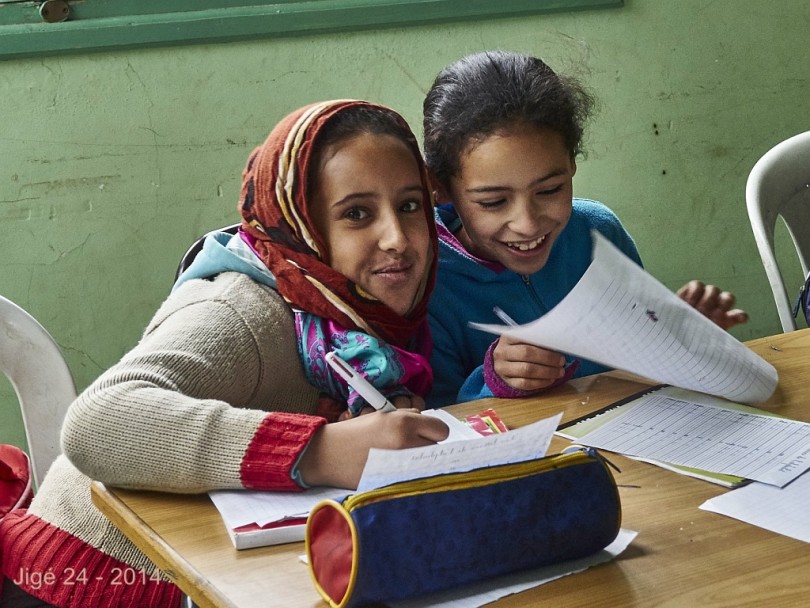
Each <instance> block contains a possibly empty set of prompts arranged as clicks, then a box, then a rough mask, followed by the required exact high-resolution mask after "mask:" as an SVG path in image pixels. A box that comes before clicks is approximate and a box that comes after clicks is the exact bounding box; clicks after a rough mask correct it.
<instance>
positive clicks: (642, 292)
mask: <svg viewBox="0 0 810 608" xmlns="http://www.w3.org/2000/svg"><path fill="white" fill-rule="evenodd" d="M593 238H594V259H593V262H592V263H591V265H590V267H589V268H588V270H587V271H586V272H585V274H584V275H583V276H582V278H581V279H580V281H579V283H577V284H576V286H574V288H573V289H572V290H571V291H570V292H569V294H568V295H567V296H566V297H565V298H564V299H563V300H562V302H560V303H559V304H558V305H557V306H555V307H554V308H553V309H552V310H550V311H549V312H548V313H547V314H545V315H543V316H542V317H540V318H539V319H537V320H536V321H534V322H532V323H528V324H526V325H518V326H507V325H489V324H479V323H472V324H471V325H472V326H473V327H476V328H478V329H481V330H483V331H488V332H491V333H494V334H499V335H505V336H511V337H514V338H518V339H521V340H523V341H525V342H527V343H530V344H536V345H538V346H542V347H544V348H549V349H552V350H557V351H560V352H563V353H569V354H572V355H576V356H578V357H583V358H585V359H590V360H592V361H596V362H598V363H601V364H603V365H606V366H608V367H613V368H617V369H623V370H625V371H629V372H632V373H635V374H638V375H640V376H644V377H646V378H650V379H653V380H656V381H658V382H662V383H666V384H672V385H674V386H680V387H683V388H688V389H692V390H696V391H700V392H704V393H708V394H711V395H718V396H720V397H725V398H726V399H730V400H732V401H740V402H742V403H761V402H762V401H765V400H767V399H768V397H770V396H771V394H772V393H773V391H774V389H775V388H776V383H777V380H778V377H777V373H776V370H775V369H774V367H773V366H772V365H771V364H770V363H768V362H767V361H765V360H764V359H763V358H762V357H760V356H759V355H757V354H755V353H754V352H752V351H751V350H750V349H749V348H747V347H746V346H745V345H744V344H742V343H741V342H739V341H738V340H737V339H736V338H734V337H733V336H732V335H731V334H729V333H728V332H726V331H724V330H723V329H721V328H720V327H718V326H717V325H715V324H714V323H712V322H711V321H710V320H709V319H707V318H706V317H704V316H703V315H702V314H700V313H699V312H697V311H696V310H695V309H694V308H692V307H691V306H689V305H688V304H686V303H685V302H684V301H683V300H681V299H680V298H679V297H678V296H676V295H675V294H674V293H672V292H671V291H670V290H669V289H668V288H667V287H666V286H664V285H663V284H661V283H660V282H658V281H657V280H656V279H655V278H653V277H652V276H650V275H649V274H648V273H646V272H645V271H644V270H643V269H642V268H640V267H639V266H637V265H636V264H635V263H634V262H633V261H632V260H630V259H629V258H628V257H627V256H625V255H624V254H623V253H622V252H621V251H620V250H619V249H618V248H616V247H615V246H614V245H613V244H612V243H611V242H610V241H608V240H607V239H606V238H605V237H603V236H602V235H600V234H599V233H598V232H595V231H594V232H593ZM501 308H503V309H504V311H505V312H506V313H507V314H509V306H508V302H505V303H503V304H502V306H501Z"/></svg>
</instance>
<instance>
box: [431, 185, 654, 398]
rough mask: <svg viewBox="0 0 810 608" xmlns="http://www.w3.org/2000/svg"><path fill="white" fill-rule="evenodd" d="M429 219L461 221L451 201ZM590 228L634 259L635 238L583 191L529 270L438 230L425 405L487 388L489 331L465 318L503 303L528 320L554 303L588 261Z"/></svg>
mask: <svg viewBox="0 0 810 608" xmlns="http://www.w3.org/2000/svg"><path fill="white" fill-rule="evenodd" d="M436 221H437V222H438V223H440V224H442V225H444V226H445V227H446V228H447V229H448V230H449V231H450V232H455V230H456V229H457V228H458V227H459V226H460V220H459V218H458V215H457V214H456V212H455V209H453V207H452V205H444V206H442V207H439V208H437V209H436ZM592 229H595V230H598V231H599V232H600V233H602V234H603V235H604V236H605V237H607V238H608V239H609V240H610V241H611V242H612V243H613V244H614V245H616V246H617V247H618V248H619V249H620V250H621V251H623V252H624V253H625V254H626V255H627V256H628V257H630V258H631V259H632V260H634V261H636V262H637V263H638V264H639V265H641V259H640V257H639V254H638V250H637V249H636V245H635V243H634V242H633V239H632V238H631V237H630V235H629V234H628V233H627V231H626V230H625V228H624V226H622V223H621V222H620V221H619V218H617V217H616V215H615V214H614V213H613V212H612V211H611V210H610V209H608V208H607V207H606V206H605V205H603V204H602V203H598V202H596V201H591V200H587V199H574V204H573V211H572V213H571V219H570V220H569V221H568V225H567V226H566V227H565V229H564V230H563V231H562V233H561V234H560V236H559V237H558V238H557V241H556V242H555V243H554V245H553V247H552V249H551V254H550V255H549V259H548V262H547V263H546V265H545V266H544V267H543V268H542V269H540V271H538V272H536V273H534V274H533V275H529V276H522V275H519V274H516V273H514V272H512V271H511V270H506V269H503V268H501V269H498V270H495V269H493V268H491V267H488V266H486V265H484V264H482V263H481V261H480V260H477V259H476V258H473V257H472V256H470V254H469V253H467V252H466V251H460V250H459V249H458V244H457V243H456V244H455V245H453V244H450V243H449V242H448V241H447V240H446V239H443V238H441V234H440V240H439V271H438V276H437V279H436V288H435V290H434V291H433V294H432V295H431V299H430V330H431V333H432V336H433V354H432V356H431V365H432V367H433V374H434V384H433V390H432V391H431V393H430V395H429V396H428V399H427V402H428V405H429V406H431V407H443V406H445V405H450V404H452V403H460V402H462V401H470V400H472V399H480V398H484V397H492V396H493V395H492V391H491V390H490V389H489V388H488V387H487V385H486V383H485V382H484V370H483V362H484V355H485V353H486V351H487V349H488V348H489V347H490V345H491V344H492V342H493V336H492V334H489V333H485V332H482V331H479V330H476V329H472V328H471V327H469V325H468V323H469V322H470V321H474V322H479V323H502V321H500V320H499V319H498V318H497V317H496V316H495V314H494V313H493V312H492V309H493V307H494V306H499V307H500V308H502V309H503V310H504V311H505V312H506V313H507V314H508V315H509V316H510V317H512V319H514V320H515V321H516V322H517V323H519V324H523V323H528V322H530V321H534V320H535V319H537V318H538V317H540V316H542V315H544V314H546V313H547V312H548V311H550V310H551V309H552V308H554V306H556V305H557V304H558V303H559V302H560V301H561V300H562V299H563V298H564V297H565V296H566V295H567V294H568V292H569V291H571V289H572V288H573V287H574V285H576V284H577V282H578V281H579V279H580V278H581V277H582V275H583V274H584V273H585V270H586V269H587V268H588V266H589V265H590V263H591V259H592V248H593V244H592V240H591V230H592ZM606 369H607V368H605V367H603V366H601V365H599V364H597V363H594V362H592V361H587V360H580V364H579V367H578V368H577V370H576V372H575V373H574V376H575V377H577V376H587V375H590V374H596V373H599V372H603V371H606Z"/></svg>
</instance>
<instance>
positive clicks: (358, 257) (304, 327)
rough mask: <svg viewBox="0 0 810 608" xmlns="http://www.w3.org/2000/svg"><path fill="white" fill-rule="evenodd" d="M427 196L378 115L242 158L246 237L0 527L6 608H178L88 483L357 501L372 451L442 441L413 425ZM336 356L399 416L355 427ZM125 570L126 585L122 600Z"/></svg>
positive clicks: (293, 117) (430, 252)
mask: <svg viewBox="0 0 810 608" xmlns="http://www.w3.org/2000/svg"><path fill="white" fill-rule="evenodd" d="M427 183H428V182H427V180H426V177H425V171H424V167H423V164H422V160H421V156H420V154H419V150H418V147H417V144H416V141H415V139H414V137H413V135H412V133H411V131H410V129H409V128H408V126H407V125H406V123H405V122H404V121H403V120H402V118H401V117H399V115H397V114H396V113H394V112H393V111H391V110H389V109H387V108H384V107H382V106H377V105H375V104H371V103H367V102H360V101H351V100H344V101H331V102H324V103H319V104H313V105H310V106H307V107H305V108H301V109H299V110H297V111H296V112H293V113H292V114H290V115H289V116H288V117H286V118H285V119H284V120H282V121H281V122H280V123H279V124H278V125H277V126H276V128H275V129H274V130H273V131H272V132H271V133H270V135H269V137H268V138H267V140H266V141H265V142H264V144H263V145H262V146H260V147H259V148H257V149H256V150H255V151H254V152H253V154H251V156H250V158H249V160H248V163H247V167H246V169H245V171H244V174H243V185H242V194H241V197H240V202H239V209H240V212H241V214H242V218H243V221H242V224H241V227H240V230H239V232H238V233H237V234H236V235H227V234H224V233H219V234H217V235H213V236H211V237H209V239H208V240H207V241H206V243H205V246H204V247H203V250H202V252H201V253H200V254H199V256H198V258H197V259H196V260H195V261H194V263H193V264H192V265H191V267H189V268H188V269H187V271H186V272H185V273H183V275H182V276H181V277H180V279H179V281H178V284H177V285H176V286H175V289H174V290H173V292H172V294H171V295H170V296H169V297H168V298H167V299H166V301H165V302H164V303H163V305H162V306H161V307H160V309H159V310H158V312H157V314H156V315H155V317H154V318H153V319H152V321H151V322H150V324H149V325H148V327H147V328H146V331H145V333H144V335H143V337H142V339H141V341H140V342H139V344H138V345H137V346H135V348H133V349H132V350H131V351H130V352H129V353H128V354H126V355H125V356H124V357H123V359H122V360H121V361H120V362H119V363H118V364H116V365H115V366H113V367H112V368H111V369H109V370H108V371H107V372H105V373H104V374H103V375H102V376H101V377H99V378H98V380H96V381H95V382H94V383H93V384H92V385H91V386H90V387H88V388H87V389H86V390H85V391H84V392H83V393H82V394H81V395H80V396H79V397H78V398H77V399H76V401H75V402H74V403H73V404H72V405H71V407H70V409H69V411H68V414H67V416H66V419H65V423H64V426H63V431H62V443H63V448H64V451H65V455H63V456H60V457H59V458H58V459H57V461H56V462H55V463H54V465H53V466H52V467H51V470H50V471H49V473H48V475H47V477H46V479H45V481H44V483H43V484H42V487H41V488H40V491H39V492H38V494H37V496H36V497H35V499H34V502H33V503H32V505H31V507H30V509H29V510H28V511H22V510H20V511H15V512H12V513H11V514H9V515H8V516H7V517H6V518H5V519H4V520H3V521H2V523H0V549H2V551H1V557H0V566H1V567H2V574H3V575H4V576H5V577H6V579H7V580H6V581H5V584H4V589H3V590H2V593H3V595H2V596H0V597H2V598H3V600H2V602H0V605H2V606H22V605H25V606H58V607H60V608H79V607H82V608H88V607H91V608H92V607H105V608H112V607H124V606H126V607H132V606H139V607H144V608H151V607H154V608H170V607H173V606H178V605H179V602H180V592H179V590H178V589H177V588H176V587H175V586H174V585H173V584H172V583H171V582H170V581H169V580H168V579H167V578H166V577H165V576H163V575H162V574H161V573H160V572H159V570H158V569H157V567H156V566H155V565H154V564H153V563H152V562H150V561H149V559H148V558H147V557H146V556H145V555H144V554H142V553H141V552H140V551H139V550H138V549H137V548H135V547H134V546H133V545H132V544H131V543H130V542H129V541H128V540H127V539H126V538H125V537H124V536H123V535H122V534H121V532H120V531H119V530H118V529H116V528H115V527H114V526H113V525H112V524H111V523H110V522H109V521H108V520H107V519H106V518H104V516H102V515H101V514H100V513H99V512H98V511H97V510H96V509H95V507H94V506H93V505H92V503H91V500H90V479H97V480H100V481H102V482H104V483H105V484H107V485H110V486H116V487H126V488H134V489H142V490H158V491H166V492H185V493H191V492H206V491H209V490H213V489H233V488H251V489H262V490H300V489H301V488H303V487H307V486H310V485H331V486H337V487H347V488H349V487H355V486H356V484H357V481H358V480H359V476H360V472H361V471H362V467H363V465H364V463H365V460H366V458H367V456H368V450H369V449H370V448H372V447H376V448H404V447H414V446H419V445H427V444H430V443H434V442H436V441H440V440H442V439H444V438H445V437H446V435H447V428H446V426H445V425H444V424H443V423H442V422H440V421H439V420H437V419H435V418H431V417H426V416H421V415H419V413H418V410H419V409H421V408H422V407H423V405H424V400H423V399H422V397H423V396H424V394H425V393H426V392H427V391H428V390H429V388H430V385H431V380H432V376H431V373H430V368H429V367H428V365H427V360H428V357H429V354H430V353H429V351H430V340H429V333H428V331H427V329H426V311H427V299H428V297H429V294H430V291H431V289H432V287H433V282H434V277H435V269H436V261H435V260H436V249H437V245H436V232H435V228H434V224H433V219H432V218H433V216H432V205H431V198H430V191H429V188H428V186H427ZM330 351H332V352H335V353H336V354H338V355H339V356H340V357H341V358H343V359H344V360H346V361H348V362H349V363H350V364H351V365H353V366H354V367H355V368H356V369H357V370H358V371H360V372H361V373H362V374H363V375H364V376H365V377H366V379H367V380H368V381H369V382H371V383H372V384H373V385H374V386H375V387H376V388H377V389H378V390H379V391H380V392H382V393H383V394H385V395H386V396H387V397H388V398H389V400H391V401H392V402H393V403H394V405H396V406H397V407H400V408H402V409H400V410H399V411H397V412H394V413H390V414H383V413H371V414H369V415H361V414H364V413H367V412H369V411H370V410H371V408H368V407H366V405H367V404H366V403H365V402H364V401H363V399H362V397H361V396H359V395H357V394H355V393H354V392H353V391H352V390H351V389H350V388H349V387H347V386H346V385H345V383H343V382H342V381H341V380H340V379H339V378H336V377H335V376H334V375H333V374H332V373H331V371H330V369H329V367H328V366H327V365H325V361H324V356H325V354H326V353H327V352H330ZM335 420H342V421H340V422H336V423H334V424H327V422H331V421H335ZM124 571H126V572H128V573H130V574H132V573H134V574H137V576H130V577H129V580H134V581H135V583H134V584H132V585H116V584H115V580H114V573H115V572H124ZM31 573H39V574H40V576H36V577H31V576H30V574H31ZM44 573H50V574H49V576H48V577H47V581H45V580H44V577H43V576H41V575H42V574H44ZM27 575H28V576H27ZM34 579H35V580H36V583H35V582H33V581H34ZM23 602H26V603H23Z"/></svg>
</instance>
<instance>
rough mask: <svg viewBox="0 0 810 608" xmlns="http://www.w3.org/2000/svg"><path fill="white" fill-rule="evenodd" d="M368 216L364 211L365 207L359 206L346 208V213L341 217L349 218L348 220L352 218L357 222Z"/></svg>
mask: <svg viewBox="0 0 810 608" xmlns="http://www.w3.org/2000/svg"><path fill="white" fill-rule="evenodd" d="M368 216H369V213H368V211H366V210H365V209H363V208H361V207H352V208H351V209H348V210H347V211H346V213H345V214H344V215H343V217H345V218H347V219H350V220H353V221H355V222H359V221H361V220H364V219H366V218H367V217H368Z"/></svg>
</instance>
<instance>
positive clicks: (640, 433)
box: [578, 389, 810, 487]
mask: <svg viewBox="0 0 810 608" xmlns="http://www.w3.org/2000/svg"><path fill="white" fill-rule="evenodd" d="M667 391H668V392H667ZM687 394H688V398H686V397H682V396H679V395H687ZM673 395H674V396H673ZM616 409H617V410H619V409H620V410H621V414H618V415H615V413H613V412H611V411H610V410H609V411H608V412H609V413H611V418H610V419H609V421H608V422H605V423H604V424H601V425H599V427H598V428H596V429H595V430H593V431H591V432H590V433H587V434H586V435H583V436H581V437H580V438H579V439H578V442H579V443H582V444H584V445H588V446H592V447H595V448H600V449H604V450H610V451H612V452H618V453H620V454H627V455H630V456H637V457H641V458H650V459H654V460H660V461H663V462H668V463H671V464H678V465H684V466H688V467H694V468H696V469H704V470H706V471H713V472H716V473H726V474H729V475H737V476H739V477H745V478H747V479H755V480H757V481H761V482H763V483H768V484H772V485H776V486H780V487H781V486H784V485H785V484H787V483H789V482H790V481H792V480H793V479H795V478H796V477H797V476H799V475H801V474H802V473H803V472H804V471H806V470H807V469H809V468H810V424H808V423H806V422H799V421H796V420H788V419H786V418H777V417H773V416H768V415H761V414H753V413H750V412H747V411H740V410H738V409H734V408H733V407H729V406H727V405H726V402H725V401H723V400H721V399H718V398H716V397H711V396H709V395H701V394H699V393H687V391H680V392H679V390H678V389H663V390H662V391H657V392H654V393H651V394H649V395H645V396H643V397H640V398H639V399H637V400H635V401H633V402H631V403H628V404H626V405H623V406H621V407H620V408H616Z"/></svg>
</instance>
